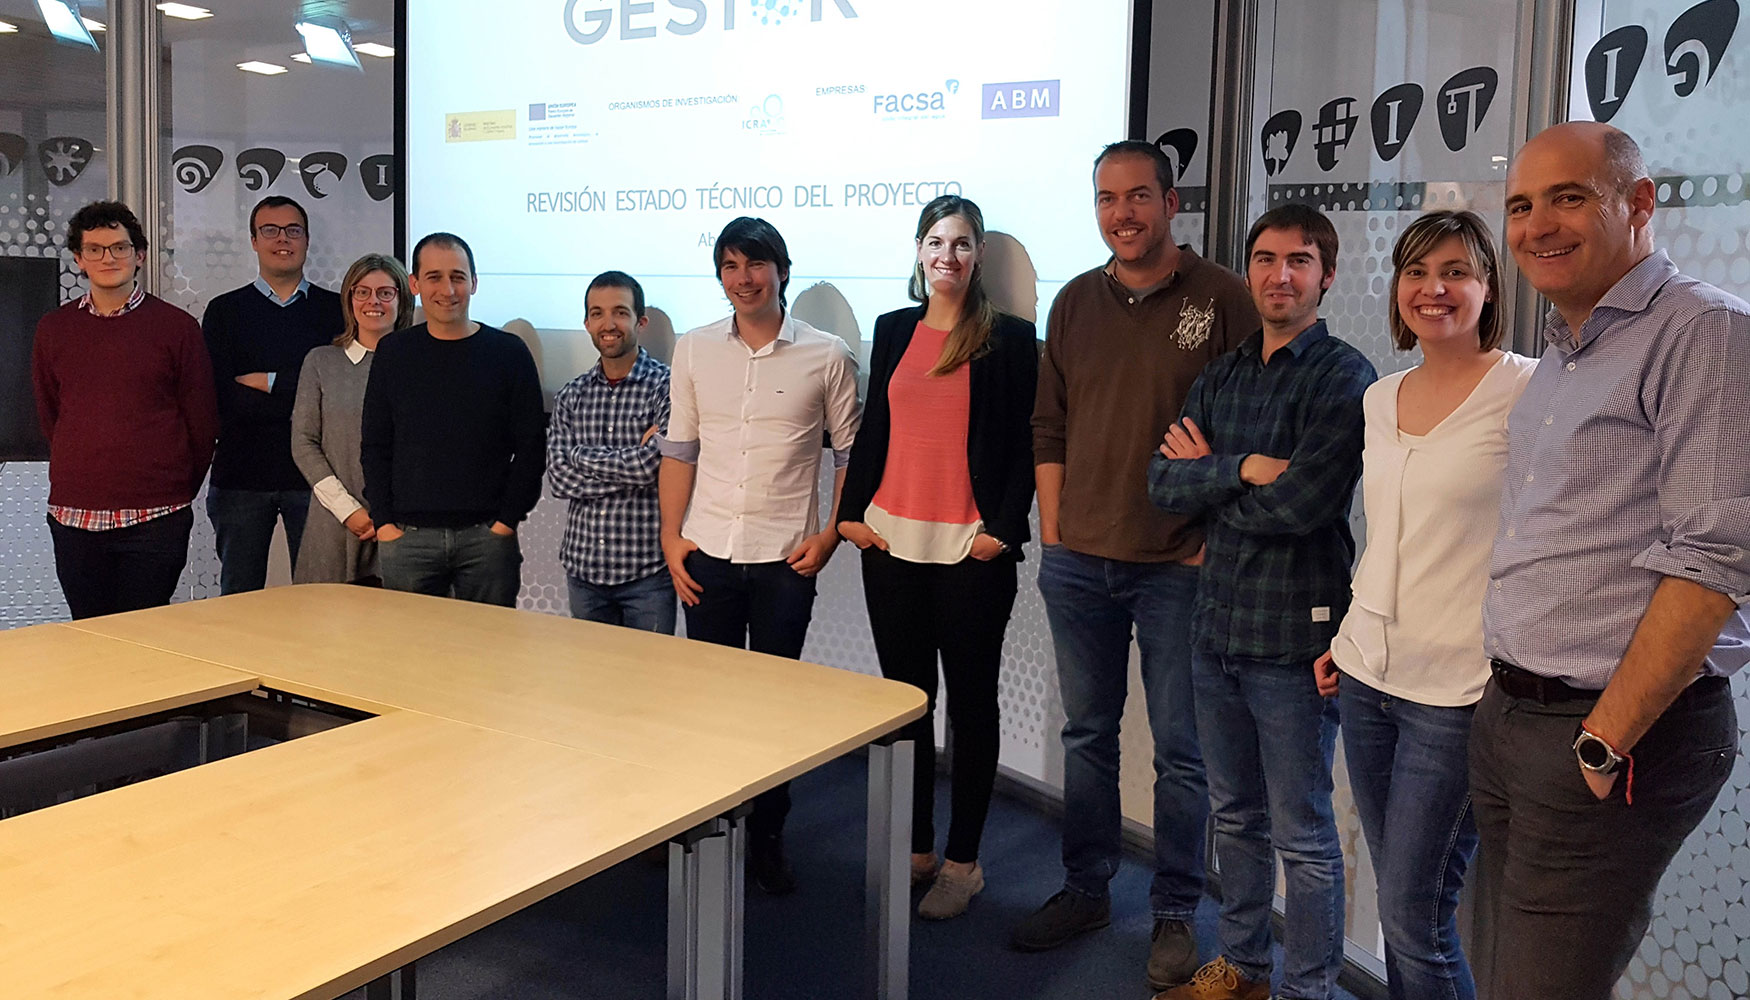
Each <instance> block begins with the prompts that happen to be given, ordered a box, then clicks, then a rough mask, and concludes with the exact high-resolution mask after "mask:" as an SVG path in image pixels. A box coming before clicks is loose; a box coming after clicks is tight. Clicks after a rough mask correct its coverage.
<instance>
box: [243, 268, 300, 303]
mask: <svg viewBox="0 0 1750 1000" xmlns="http://www.w3.org/2000/svg"><path fill="white" fill-rule="evenodd" d="M252 284H254V285H255V290H256V291H258V292H260V293H261V294H263V295H265V296H267V300H268V301H269V302H272V303H273V304H274V305H276V306H282V307H283V306H289V305H291V304H292V303H294V302H296V301H298V297H299V296H301V295H308V294H309V293H310V279H309V278H300V279H298V287H297V288H296V289H295V290H293V292H292V294H291V295H289V296H287V297H286V298H285V299H283V300H282V299H281V298H280V297H279V296H278V295H275V294H274V293H273V286H272V285H270V284H268V283H267V279H266V278H263V277H261V276H260V275H257V276H256V278H255V281H254V282H252Z"/></svg>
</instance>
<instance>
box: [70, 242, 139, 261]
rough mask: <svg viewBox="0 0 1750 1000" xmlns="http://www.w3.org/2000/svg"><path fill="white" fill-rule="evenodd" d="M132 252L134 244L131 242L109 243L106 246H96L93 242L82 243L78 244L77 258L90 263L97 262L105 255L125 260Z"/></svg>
mask: <svg viewBox="0 0 1750 1000" xmlns="http://www.w3.org/2000/svg"><path fill="white" fill-rule="evenodd" d="M133 252H134V245H133V244H132V243H111V244H110V245H109V246H106V247H105V246H98V245H97V244H95V243H82V244H80V245H79V259H80V260H83V261H86V262H88V263H92V264H95V263H97V262H98V261H100V260H102V259H103V258H105V257H111V258H114V259H115V260H126V259H128V257H129V256H131V255H132V254H133Z"/></svg>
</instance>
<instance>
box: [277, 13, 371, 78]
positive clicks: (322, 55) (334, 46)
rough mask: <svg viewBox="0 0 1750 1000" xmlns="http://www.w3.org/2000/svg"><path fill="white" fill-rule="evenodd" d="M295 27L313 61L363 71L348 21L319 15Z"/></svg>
mask: <svg viewBox="0 0 1750 1000" xmlns="http://www.w3.org/2000/svg"><path fill="white" fill-rule="evenodd" d="M293 27H295V28H297V29H298V34H300V35H303V36H304V51H305V52H306V53H308V54H309V56H310V58H311V59H314V60H315V61H317V62H322V63H331V64H333V65H335V66H351V67H352V68H353V69H356V70H362V69H364V67H363V66H360V65H359V57H358V53H356V52H354V51H353V48H352V31H351V30H350V29H349V28H347V26H346V21H345V20H343V19H342V18H339V17H336V16H334V15H333V14H319V15H317V16H315V17H306V18H302V19H300V20H299V21H298V23H297V24H295V25H293Z"/></svg>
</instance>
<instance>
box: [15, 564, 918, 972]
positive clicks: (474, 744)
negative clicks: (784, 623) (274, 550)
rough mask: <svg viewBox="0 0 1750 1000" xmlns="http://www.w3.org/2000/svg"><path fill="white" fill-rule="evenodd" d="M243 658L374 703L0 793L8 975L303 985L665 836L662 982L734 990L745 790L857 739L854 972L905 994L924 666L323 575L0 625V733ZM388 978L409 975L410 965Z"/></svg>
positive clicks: (381, 961)
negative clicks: (879, 667) (20, 805)
mask: <svg viewBox="0 0 1750 1000" xmlns="http://www.w3.org/2000/svg"><path fill="white" fill-rule="evenodd" d="M257 688H265V689H270V690H274V691H280V692H285V693H287V694H290V695H293V696H297V697H299V698H306V699H311V700H314V701H317V702H321V703H327V704H331V705H337V706H342V707H344V708H348V709H353V710H358V711H362V712H365V713H370V714H371V715H372V716H373V717H371V718H365V719H363V720H361V721H357V722H352V723H350V724H346V725H341V726H339V727H338V728H333V729H329V730H327V731H324V732H319V733H316V734H314V735H310V736H305V737H302V738H299V739H295V740H290V741H288V742H285V743H280V744H277V745H274V746H271V747H267V748H265V749H261V750H256V751H253V752H250V753H245V754H241V755H239V756H233V757H226V758H224V759H221V760H217V761H214V762H212V763H209V764H203V765H201V766H198V767H194V768H191V769H189V770H183V771H178V772H175V773H172V774H167V775H164V776H162V777H159V778H154V779H152V780H149V781H144V782H140V783H138V784H133V785H128V786H126V787H122V788H118V789H115V790H112V791H108V792H103V793H101V794H98V795H93V796H90V797H87V798H81V799H76V800H74V801H70V802H65V803H62V804H60V805H57V806H54V807H53V808H48V809H40V810H37V811H35V812H29V813H25V814H23V815H19V816H16V817H13V818H11V819H7V820H4V821H0V886H4V889H3V890H0V970H4V973H3V977H4V982H5V986H4V993H5V995H6V996H7V997H9V998H10V997H39V996H41V997H102V998H106V1000H107V998H113V997H151V998H157V997H165V998H170V997H175V998H178V1000H181V998H187V997H203V998H206V997H229V996H237V997H268V998H282V997H283V998H329V997H335V996H338V995H340V994H342V993H345V992H347V991H349V990H351V989H354V988H356V987H358V986H360V985H365V984H372V985H373V988H374V989H377V990H380V991H382V992H383V993H384V994H385V995H386V994H387V992H388V989H389V987H390V985H391V983H392V981H393V980H392V979H391V978H389V977H391V974H392V973H395V972H396V970H399V969H401V968H403V967H406V966H410V965H411V963H412V962H414V961H415V960H417V959H419V958H421V957H423V956H425V955H427V954H429V953H431V952H432V951H435V950H436V949H438V948H441V947H443V946H444V945H446V944H448V943H450V942H452V941H455V940H457V939H459V938H461V937H463V936H465V935H466V934H468V933H470V932H472V931H474V930H477V929H479V928H480V927H483V926H485V925H487V924H489V923H491V922H493V921H494V920H497V919H499V918H501V917H503V916H505V915H507V914H509V913H512V912H515V911H516V910H518V909H520V908H522V907H524V906H527V905H529V904H530V903H533V902H535V901H537V900H539V899H542V898H544V897H546V896H548V895H551V894H552V893H554V892H557V891H559V890H561V889H564V888H566V887H568V886H570V885H573V884H575V883H577V882H579V881H581V880H583V879H585V878H588V877H589V876H590V875H593V874H595V873H597V872H599V871H601V870H603V869H606V868H608V867H610V866H612V865H614V864H616V863H618V862H620V861H622V860H624V859H626V858H628V857H630V856H632V855H634V854H636V853H638V852H639V851H642V850H644V849H646V848H648V847H651V846H654V845H656V844H660V843H663V842H664V841H669V842H670V872H669V890H670V892H669V896H670V927H669V984H668V996H670V997H674V998H690V997H713V998H715V997H739V995H740V991H741V915H742V914H741V906H742V874H741V863H742V860H743V858H744V851H745V833H744V819H743V818H744V816H745V812H746V810H745V804H746V803H747V802H749V801H750V800H751V799H752V798H753V796H755V795H757V794H758V793H760V792H762V791H765V790H766V789H769V788H772V787H774V786H775V785H777V784H778V783H780V782H782V781H786V780H789V779H790V778H793V777H795V776H797V775H799V774H802V773H804V772H806V771H808V770H810V769H812V768H814V767H816V766H819V765H820V764H822V763H825V762H826V761H828V760H831V759H833V758H835V757H838V756H840V755H842V754H844V753H845V752H847V751H850V750H853V749H856V748H858V747H861V746H865V745H868V746H869V747H870V790H869V800H870V820H869V853H868V862H869V865H868V870H867V872H866V876H865V888H866V890H867V906H866V909H867V917H868V919H869V923H870V930H871V933H872V935H873V947H872V957H874V959H875V968H874V970H873V978H874V984H873V985H874V988H873V992H874V993H875V995H877V996H880V997H892V998H903V997H904V996H905V994H906V968H907V942H908V939H907V926H908V918H909V913H908V907H907V891H906V885H907V864H906V859H907V856H908V852H909V843H908V842H909V814H910V776H911V767H910V756H911V754H910V749H911V748H910V745H909V744H908V743H904V742H892V743H888V742H882V741H881V740H882V737H884V736H886V735H887V734H890V733H892V732H893V731H894V730H896V729H897V728H898V727H900V726H902V725H903V724H904V723H906V722H908V721H910V720H912V719H915V718H917V717H918V716H920V715H921V714H922V712H923V709H924V699H923V694H922V692H920V691H918V690H917V689H916V688H912V687H909V686H905V685H900V684H895V683H892V682H889V681H884V680H880V679H878V678H871V677H865V676H862V675H858V674H853V673H848V672H844V671H839V670H834V669H831V668H827V667H821V666H817V665H813V664H806V663H798V662H795V661H790V660H783V659H779V658H776V657H770V656H763V655H759V654H753V653H747V652H744V651H740V650H734V649H729V648H725V647H720V646H712V645H707V644H703V643H696V642H689V641H687V640H683V639H676V638H673V637H669V636H658V635H651V634H648V633H642V632H636V631H632V630H629V629H619V628H613V627H610V626H603V625H594V624H591V623H586V622H577V621H572V620H570V619H564V618H557V617H553V616H548V615H539V614H531V613H527V612H518V611H513V610H510V609H505V608H495V607H486V606H483V605H477V604H466V603H462V602H455V601H446V600H440V599H436V598H427V597H420V596H416V595H410V594H401V593H395V592H389V591H378V590H369V589H364V588H354V587H341V586H320V585H315V586H298V587H281V588H275V589H272V590H267V591H261V592H257V593H253V594H242V595H236V596H232V597H223V598H215V599H211V600H205V601H197V602H193V603H189V604H180V605H173V606H171V607H167V608H156V609H152V610H149V611H139V612H133V613H130V614H125V615H114V616H110V617H107V618H99V619H90V620H86V621H82V622H77V623H73V624H69V625H41V626H34V627H31V628H26V629H20V630H17V631H14V632H9V633H0V755H3V754H4V750H5V748H7V747H19V746H22V745H24V744H27V743H42V742H45V741H50V742H52V741H53V740H54V739H56V738H58V737H64V736H69V735H71V734H75V733H79V732H83V731H85V730H88V729H91V728H92V727H97V726H103V725H107V724H113V723H117V722H120V721H123V720H127V719H131V718H137V717H141V716H144V715H149V714H151V713H155V712H164V711H167V710H175V709H177V708H179V707H183V706H188V705H194V704H197V703H201V702H205V701H210V700H212V699H215V698H221V697H225V696H230V695H236V694H239V693H242V692H249V691H253V690H255V689H257ZM401 985H403V987H404V988H405V987H410V986H411V979H410V977H409V979H408V980H406V981H405V982H404V983H402V984H401Z"/></svg>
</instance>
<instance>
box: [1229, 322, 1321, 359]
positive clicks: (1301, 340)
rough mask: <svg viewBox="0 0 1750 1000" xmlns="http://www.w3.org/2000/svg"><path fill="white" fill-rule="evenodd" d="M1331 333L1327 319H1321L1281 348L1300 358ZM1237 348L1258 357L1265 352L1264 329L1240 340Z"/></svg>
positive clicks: (1291, 355) (1242, 352)
mask: <svg viewBox="0 0 1750 1000" xmlns="http://www.w3.org/2000/svg"><path fill="white" fill-rule="evenodd" d="M1330 335H1331V331H1330V330H1328V329H1326V327H1325V321H1324V320H1322V319H1321V320H1318V321H1316V322H1314V323H1313V325H1312V326H1309V327H1307V328H1306V329H1304V330H1302V331H1300V332H1299V333H1297V334H1295V335H1294V339H1293V340H1291V341H1289V342H1288V343H1286V344H1284V345H1282V347H1281V348H1279V350H1283V351H1287V352H1288V353H1289V356H1290V357H1293V358H1296V359H1298V358H1299V357H1300V356H1301V355H1302V354H1305V353H1306V351H1307V348H1309V347H1311V346H1312V345H1314V344H1316V343H1318V342H1319V341H1321V340H1323V339H1325V338H1326V337H1329V336H1330ZM1235 350H1237V351H1239V352H1240V353H1241V354H1249V355H1251V356H1252V357H1257V356H1259V355H1261V354H1263V353H1264V331H1263V330H1262V329H1260V330H1259V331H1258V332H1257V333H1254V334H1252V335H1251V336H1250V337H1247V338H1246V339H1245V340H1243V341H1241V342H1240V346H1239V347H1237V348H1235Z"/></svg>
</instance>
